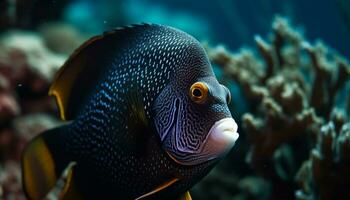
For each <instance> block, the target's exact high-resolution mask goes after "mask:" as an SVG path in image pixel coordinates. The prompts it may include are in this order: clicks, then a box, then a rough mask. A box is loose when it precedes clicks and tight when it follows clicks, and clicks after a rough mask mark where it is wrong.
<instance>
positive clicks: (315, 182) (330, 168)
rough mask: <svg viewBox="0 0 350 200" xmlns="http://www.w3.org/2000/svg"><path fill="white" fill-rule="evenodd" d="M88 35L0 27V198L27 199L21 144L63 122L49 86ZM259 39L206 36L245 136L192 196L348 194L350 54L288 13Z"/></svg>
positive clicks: (244, 198) (60, 28) (302, 198)
mask: <svg viewBox="0 0 350 200" xmlns="http://www.w3.org/2000/svg"><path fill="white" fill-rule="evenodd" d="M9 2H10V1H9ZM0 24H1V21H0ZM57 38H60V40H58V39H57ZM84 38H85V36H82V35H81V33H79V32H78V31H76V30H75V29H74V28H72V27H69V26H67V25H65V24H46V25H44V26H42V27H41V28H40V29H39V32H37V33H32V32H23V31H9V32H5V33H2V34H1V35H0V50H1V51H0V199H24V196H23V192H22V189H21V183H20V181H21V180H20V177H21V174H20V164H19V162H20V155H21V152H22V150H23V148H24V146H25V144H26V143H27V142H28V141H29V140H30V139H31V138H33V137H34V136H35V135H37V134H38V133H39V132H41V131H43V130H45V129H48V128H51V127H54V126H57V125H59V124H60V123H61V122H59V120H58V119H57V116H58V114H57V108H56V106H55V105H54V102H53V100H52V99H51V98H49V97H48V96H47V90H48V87H49V83H50V81H51V80H52V77H53V75H54V73H55V72H56V71H57V69H58V68H59V66H61V64H62V63H63V62H64V60H65V59H66V58H67V56H68V54H70V53H71V52H72V51H73V49H74V48H75V47H76V46H77V45H79V44H80V43H81V42H82V41H83V40H84ZM255 43H256V47H257V48H256V51H254V50H252V49H248V48H243V49H241V50H240V51H238V52H237V53H231V52H229V51H228V50H226V49H225V48H224V47H223V46H218V47H215V48H212V47H209V46H206V49H207V51H208V55H209V57H210V59H211V61H212V63H213V64H214V65H215V66H217V67H219V68H220V69H221V70H222V72H223V73H222V74H223V77H222V79H223V81H224V82H225V83H229V86H232V85H234V86H235V87H237V88H238V90H237V91H235V92H234V91H232V94H233V95H232V96H233V98H232V101H233V103H232V104H231V107H232V108H231V109H232V110H233V113H234V114H235V115H239V116H238V117H239V119H238V120H237V121H238V122H239V123H241V124H240V128H241V129H240V130H239V132H240V134H241V136H240V140H239V141H238V144H237V146H235V148H234V150H233V151H232V152H231V153H230V154H229V155H228V157H227V158H226V159H225V160H223V161H222V162H221V163H220V165H219V166H218V167H216V168H214V170H213V171H212V172H211V173H210V174H209V175H208V176H207V177H206V178H205V179H204V180H203V181H201V182H200V183H199V184H198V185H196V186H195V187H194V188H193V189H192V192H191V193H192V195H193V199H201V200H209V199H223V200H224V199H235V200H248V199H259V200H265V199H299V200H313V199H337V198H339V197H340V196H343V195H349V194H348V193H349V192H348V191H347V189H346V186H347V185H349V184H350V172H349V170H348V169H349V167H350V166H349V165H350V164H349V163H350V157H349V156H348V154H349V151H350V142H349V141H350V131H349V130H350V128H349V127H350V124H349V123H346V122H347V120H348V118H347V116H346V113H349V111H350V95H349V92H350V84H349V83H348V80H349V78H350V67H349V64H348V62H347V61H346V59H345V58H343V57H341V56H340V55H339V54H338V53H336V52H335V51H334V50H332V49H331V48H330V47H328V46H326V45H325V44H323V43H322V42H321V41H316V42H314V43H309V42H307V41H306V39H305V38H304V36H303V35H302V34H301V32H300V31H299V30H298V29H296V28H294V27H292V26H291V25H290V23H289V22H288V21H287V20H286V19H284V18H281V17H276V18H275V20H274V22H273V23H272V32H271V34H270V35H269V37H267V39H263V37H261V36H256V37H255ZM230 88H232V87H230ZM240 98H241V100H239V99H240ZM242 99H243V100H242ZM241 104H246V106H245V108H246V110H244V113H242V116H240V115H241V114H237V113H236V112H235V110H236V109H237V107H239V106H241ZM237 105H239V106H237ZM64 181H65V174H63V175H62V177H61V179H60V181H59V182H58V183H57V185H56V187H55V188H53V190H52V191H51V193H49V194H48V196H47V199H52V198H55V197H56V196H57V194H59V192H60V189H61V185H62V182H64Z"/></svg>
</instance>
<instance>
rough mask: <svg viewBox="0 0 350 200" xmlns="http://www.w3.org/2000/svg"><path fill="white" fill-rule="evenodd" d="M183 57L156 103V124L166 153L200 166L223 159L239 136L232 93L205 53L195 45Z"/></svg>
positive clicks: (183, 162)
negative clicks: (231, 108)
mask: <svg viewBox="0 0 350 200" xmlns="http://www.w3.org/2000/svg"><path fill="white" fill-rule="evenodd" d="M184 55H185V56H184V57H183V58H182V60H183V61H184V62H183V64H182V65H181V66H176V69H177V70H175V71H174V73H173V74H172V76H171V79H170V82H169V84H168V85H167V86H166V87H165V88H164V89H163V90H162V91H161V93H160V95H158V97H157V99H156V101H155V103H154V106H153V108H154V109H153V110H154V112H155V113H154V119H153V121H154V125H155V127H156V129H157V133H158V134H159V137H160V140H161V144H162V147H163V149H164V150H165V152H166V153H167V154H168V155H169V156H170V157H171V158H172V159H173V160H174V161H176V162H177V163H180V164H182V165H197V164H201V163H204V162H207V161H209V160H213V159H218V158H220V157H222V156H224V155H225V154H226V153H227V152H228V151H229V150H230V149H231V148H232V147H233V145H234V144H235V142H236V140H237V139H238V136H239V135H238V133H237V129H238V127H237V124H236V122H235V120H234V119H233V118H232V115H231V113H230V111H229V108H228V104H229V103H230V100H231V94H230V91H229V89H228V88H227V87H225V86H224V85H222V84H220V83H219V82H218V80H217V79H216V77H215V75H214V73H213V70H212V67H211V65H210V62H209V60H208V58H207V55H206V53H205V51H204V49H203V48H202V47H201V46H200V44H194V45H191V48H188V50H187V53H185V54H184Z"/></svg>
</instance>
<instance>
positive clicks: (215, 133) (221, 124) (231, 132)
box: [165, 117, 239, 165]
mask: <svg viewBox="0 0 350 200" xmlns="http://www.w3.org/2000/svg"><path fill="white" fill-rule="evenodd" d="M237 129H238V126H237V124H236V122H235V120H234V119H233V118H231V117H230V118H224V119H221V120H219V121H217V122H215V123H214V125H213V126H212V127H211V128H210V130H209V132H208V135H207V137H206V139H205V140H204V141H203V145H202V146H201V148H200V149H199V150H198V151H197V152H191V153H189V152H186V153H188V154H190V155H187V156H188V158H191V159H189V160H182V159H181V158H180V157H178V156H176V154H173V152H171V151H165V152H166V153H167V154H168V156H169V157H170V158H171V159H172V160H174V161H175V162H176V163H178V164H181V165H197V164H201V163H204V162H206V161H210V160H214V159H217V158H219V157H222V156H224V155H225V154H226V153H227V152H228V151H229V150H230V149H231V148H232V147H233V146H234V144H235V143H236V141H237V139H238V137H239V134H238V133H237Z"/></svg>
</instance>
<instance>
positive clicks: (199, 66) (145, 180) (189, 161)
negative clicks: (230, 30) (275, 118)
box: [23, 24, 238, 199]
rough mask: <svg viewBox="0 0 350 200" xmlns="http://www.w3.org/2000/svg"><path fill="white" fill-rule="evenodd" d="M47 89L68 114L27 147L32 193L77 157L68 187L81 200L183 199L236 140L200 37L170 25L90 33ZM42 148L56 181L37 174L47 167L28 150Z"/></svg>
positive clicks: (225, 94) (36, 194) (37, 193)
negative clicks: (62, 122) (65, 122)
mask: <svg viewBox="0 0 350 200" xmlns="http://www.w3.org/2000/svg"><path fill="white" fill-rule="evenodd" d="M50 94H51V95H54V96H55V97H56V101H57V104H58V106H59V108H60V112H61V117H62V118H63V119H65V120H70V121H71V122H70V123H69V124H68V125H65V126H62V127H59V128H56V129H53V130H49V131H47V132H45V133H43V134H41V135H40V136H39V137H37V138H36V139H34V140H33V142H31V144H30V145H29V147H27V150H26V151H25V153H24V157H23V163H24V164H23V173H24V189H25V191H26V193H27V195H28V196H29V197H30V198H32V199H35V198H36V197H42V195H43V194H46V193H47V192H48V191H47V190H48V188H50V187H51V185H52V184H53V182H54V181H53V180H56V179H57V177H59V175H60V174H61V173H62V171H63V170H64V168H65V167H66V166H67V165H68V164H69V163H70V162H72V161H74V162H76V166H74V170H73V173H72V180H73V181H72V184H71V185H70V187H71V188H74V190H76V191H75V193H79V196H80V197H81V198H82V199H97V198H107V197H108V198H110V197H115V198H117V199H143V198H145V199H176V198H178V197H180V196H181V195H182V194H186V191H188V190H189V189H190V188H191V187H192V186H193V185H194V184H195V183H197V182H198V181H199V180H200V179H201V178H203V177H204V176H205V175H206V174H207V173H208V172H209V171H210V170H211V169H212V167H213V166H214V165H215V163H217V162H218V161H219V160H220V158H221V157H222V156H223V155H225V153H226V152H227V151H228V150H229V149H230V148H231V147H232V146H233V144H234V142H235V141H236V139H237V138H238V134H237V133H236V131H237V125H236V124H235V123H234V120H233V119H232V116H231V114H230V112H229V110H228V107H227V103H228V101H229V99H230V94H229V91H228V89H227V88H226V87H224V86H223V85H221V84H219V83H218V81H217V79H216V78H215V75H214V73H213V70H212V68H211V65H210V63H209V61H208V58H207V55H206V53H205V51H204V50H203V48H202V47H201V45H200V43H199V42H198V41H197V40H195V39H194V38H193V37H191V36H189V35H188V34H186V33H184V32H182V31H179V30H176V29H174V28H170V27H166V26H161V25H149V24H143V25H136V26H133V27H126V28H122V29H118V30H114V31H111V32H107V33H105V34H104V35H102V36H96V37H94V38H92V39H90V40H89V41H87V42H86V43H85V44H83V45H82V46H81V47H80V48H79V49H78V50H77V51H76V52H75V53H74V54H73V55H72V56H71V57H70V58H69V59H68V61H67V62H66V63H65V65H64V66H63V67H62V69H61V70H60V71H59V72H58V75H57V77H56V80H55V81H54V82H53V85H52V87H51V88H50ZM37 143H38V144H37ZM39 143H40V145H39ZM38 146H41V147H40V148H39V147H38ZM42 146H45V148H44V147H42ZM45 149H46V150H45ZM33 152H34V153H33ZM41 152H47V153H46V154H47V155H46V154H45V155H44V156H42V157H48V160H50V159H51V160H52V161H51V162H52V166H53V167H54V169H55V170H54V172H50V170H49V168H50V167H47V168H48V169H45V168H44V167H43V170H42V171H44V172H45V173H44V172H42V173H43V175H45V174H46V176H47V173H49V174H50V175H49V176H54V177H55V178H53V180H49V181H47V180H46V181H42V180H33V179H34V178H32V176H30V172H29V171H31V170H32V168H33V166H42V165H41V164H40V162H39V164H38V163H35V162H34V161H32V159H33V158H32V157H33V156H31V155H33V154H35V153H38V154H41ZM33 163H34V164H33ZM46 171H49V172H46ZM26 174H27V175H26ZM28 174H29V175H28ZM39 182H40V183H39ZM29 184H34V185H39V186H40V187H39V186H38V187H36V188H31V187H30V186H28V185H29ZM43 184H44V185H43ZM45 184H46V185H45ZM47 185H50V187H49V186H47ZM38 188H40V189H38ZM38 190H39V191H38ZM71 190H72V189H71ZM32 191H34V192H32ZM45 192H46V193H45Z"/></svg>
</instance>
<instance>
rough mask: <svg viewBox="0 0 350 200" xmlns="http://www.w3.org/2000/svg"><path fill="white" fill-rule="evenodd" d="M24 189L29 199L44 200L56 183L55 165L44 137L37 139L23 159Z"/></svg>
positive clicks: (28, 148) (30, 145) (27, 149)
mask: <svg viewBox="0 0 350 200" xmlns="http://www.w3.org/2000/svg"><path fill="white" fill-rule="evenodd" d="M22 176H23V187H24V191H25V192H26V194H27V196H28V198H29V199H33V200H36V199H43V198H44V197H45V195H46V194H47V193H48V192H49V191H50V189H51V188H52V187H53V186H54V185H55V183H56V179H57V177H56V173H55V164H54V160H53V158H52V155H51V152H50V151H49V149H48V147H47V145H46V143H45V141H44V140H43V138H42V137H37V138H35V139H34V140H33V141H32V142H31V143H30V144H29V146H28V147H27V148H26V150H25V151H24V154H23V157H22Z"/></svg>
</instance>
